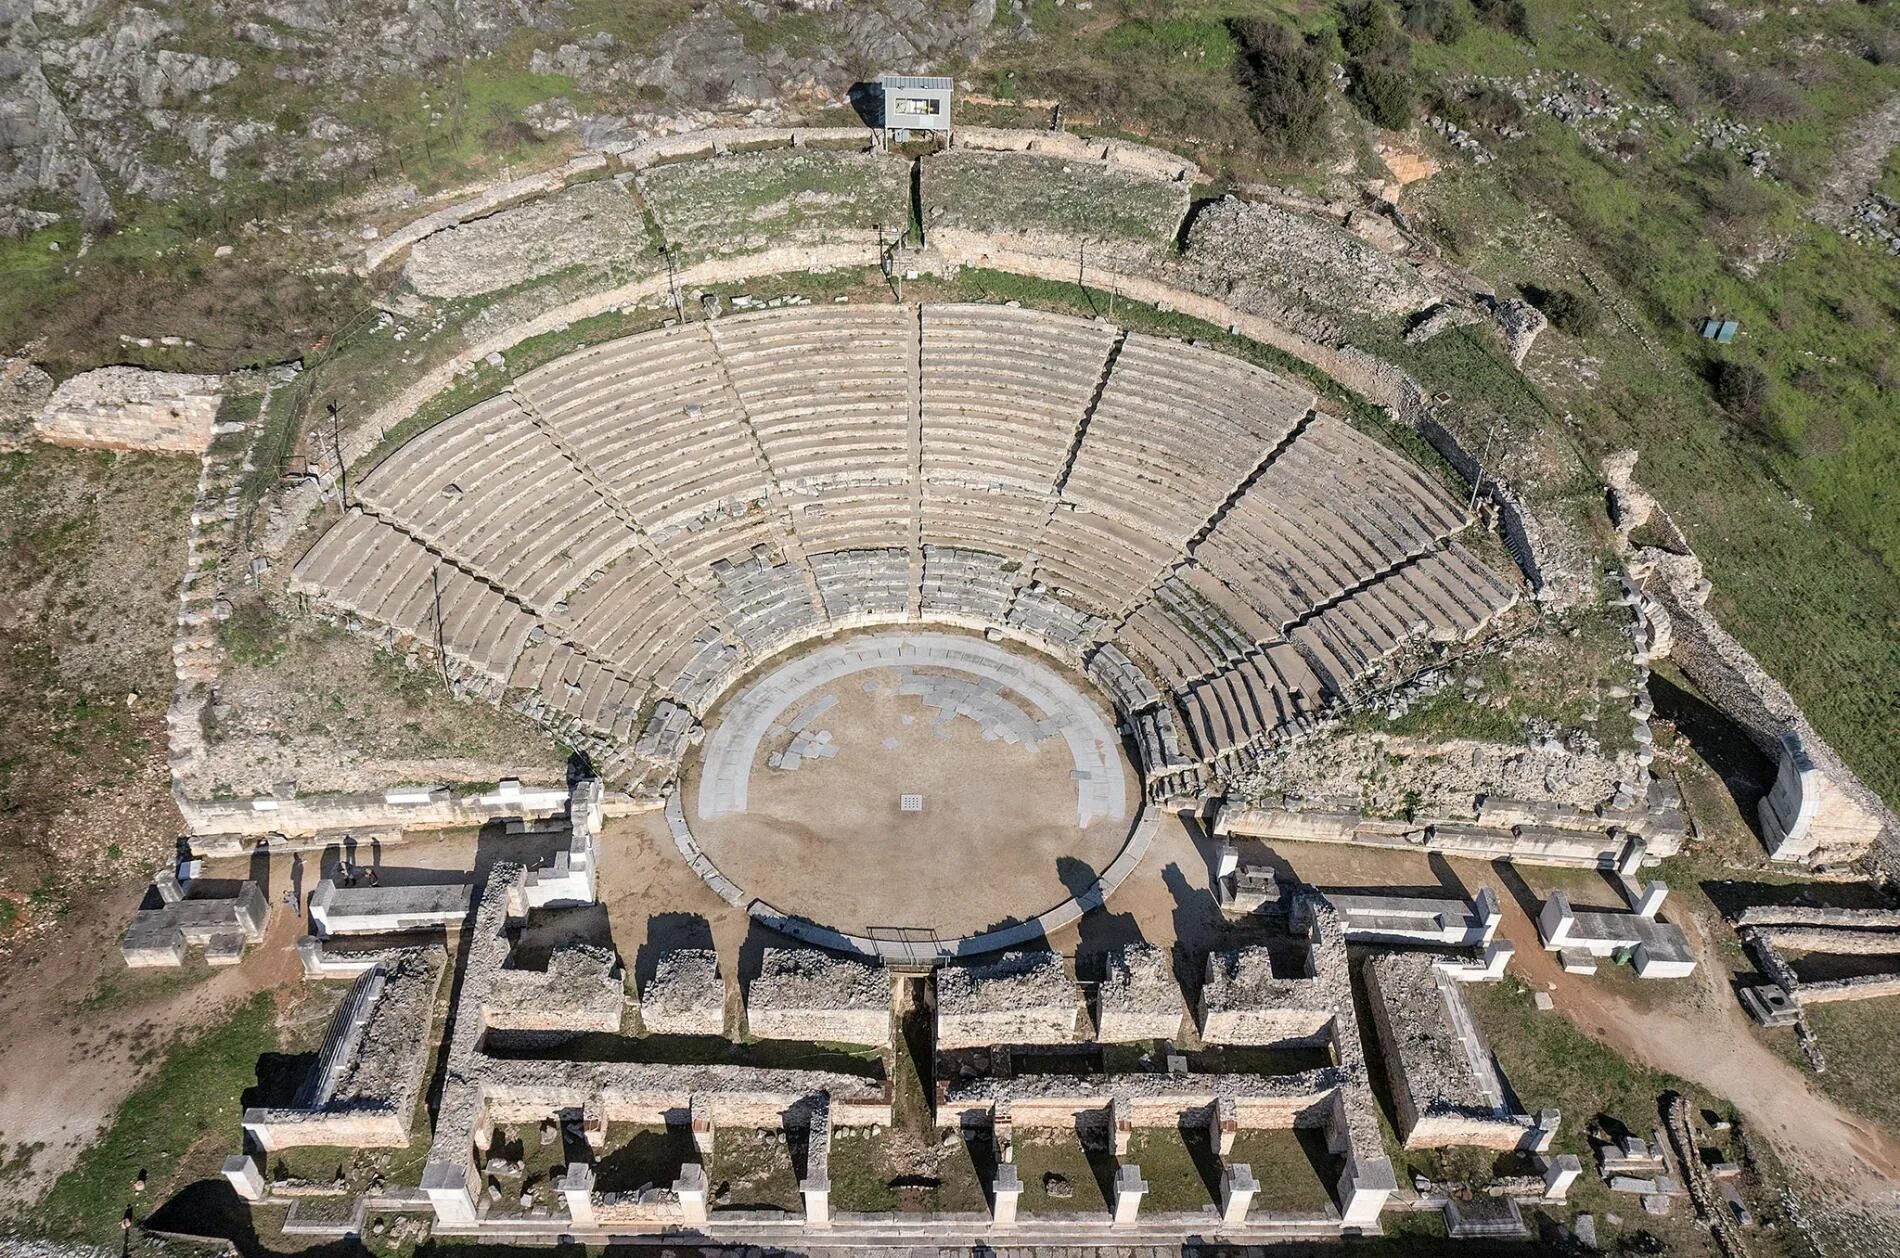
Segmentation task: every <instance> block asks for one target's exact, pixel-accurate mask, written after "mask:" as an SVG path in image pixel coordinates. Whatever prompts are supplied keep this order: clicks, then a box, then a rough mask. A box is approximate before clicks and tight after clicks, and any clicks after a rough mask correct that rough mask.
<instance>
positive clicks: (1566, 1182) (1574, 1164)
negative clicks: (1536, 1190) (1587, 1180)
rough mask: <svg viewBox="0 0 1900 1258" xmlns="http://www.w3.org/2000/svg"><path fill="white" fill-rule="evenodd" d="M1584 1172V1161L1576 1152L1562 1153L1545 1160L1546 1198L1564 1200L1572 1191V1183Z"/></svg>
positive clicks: (1547, 1199) (1548, 1199)
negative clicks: (1579, 1158)
mask: <svg viewBox="0 0 1900 1258" xmlns="http://www.w3.org/2000/svg"><path fill="white" fill-rule="evenodd" d="M1581 1174H1583V1163H1582V1162H1579V1161H1578V1160H1577V1155H1576V1154H1574V1153H1560V1154H1558V1155H1557V1156H1556V1157H1554V1158H1549V1159H1546V1160H1545V1162H1544V1200H1546V1201H1562V1200H1563V1199H1564V1198H1565V1197H1566V1196H1568V1195H1569V1193H1570V1185H1571V1184H1572V1183H1574V1182H1575V1181H1576V1178H1577V1176H1579V1175H1581Z"/></svg>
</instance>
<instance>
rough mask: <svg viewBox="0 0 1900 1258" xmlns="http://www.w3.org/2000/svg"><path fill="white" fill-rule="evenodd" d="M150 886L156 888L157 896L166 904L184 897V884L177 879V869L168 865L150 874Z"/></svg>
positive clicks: (174, 902) (176, 901)
mask: <svg viewBox="0 0 1900 1258" xmlns="http://www.w3.org/2000/svg"><path fill="white" fill-rule="evenodd" d="M152 886H154V887H156V888H157V889H158V898H159V899H160V900H163V901H164V902H165V903H167V904H176V903H178V902H179V901H180V900H182V899H184V898H185V888H184V884H183V883H181V882H179V881H178V871H177V870H176V869H174V868H172V867H171V866H170V865H167V866H165V868H163V869H161V870H159V871H158V872H157V873H156V874H154V875H153V876H152Z"/></svg>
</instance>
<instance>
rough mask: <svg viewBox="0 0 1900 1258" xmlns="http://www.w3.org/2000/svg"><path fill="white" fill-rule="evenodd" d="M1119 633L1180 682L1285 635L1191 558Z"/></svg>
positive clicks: (1139, 607)
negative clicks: (1190, 561) (1191, 561)
mask: <svg viewBox="0 0 1900 1258" xmlns="http://www.w3.org/2000/svg"><path fill="white" fill-rule="evenodd" d="M1116 637H1117V638H1118V639H1119V640H1120V641H1122V642H1123V643H1125V644H1126V645H1127V646H1128V648H1129V649H1130V650H1131V651H1133V652H1134V653H1135V654H1136V655H1138V656H1140V657H1141V658H1143V659H1145V660H1147V661H1148V662H1149V663H1150V664H1152V665H1153V666H1155V667H1156V668H1157V669H1158V670H1159V671H1160V673H1161V674H1162V675H1163V676H1164V677H1166V678H1167V679H1168V680H1169V681H1170V683H1171V684H1174V685H1179V684H1180V683H1182V682H1184V681H1187V680H1190V679H1193V678H1196V677H1204V676H1206V675H1208V674H1210V673H1214V672H1218V671H1219V670H1220V669H1221V668H1223V667H1225V666H1226V665H1227V664H1228V663H1229V662H1231V661H1233V660H1236V659H1239V658H1240V657H1241V656H1243V655H1246V654H1247V653H1248V652H1250V651H1252V650H1254V649H1255V648H1256V647H1257V646H1258V645H1259V644H1260V643H1263V642H1275V641H1279V640H1280V639H1281V634H1280V631H1279V629H1278V627H1277V626H1275V625H1272V624H1270V623H1268V622H1267V621H1265V620H1264V619H1262V618H1261V617H1260V616H1259V615H1258V614H1256V613H1255V612H1254V611H1253V610H1252V609H1251V608H1249V607H1247V606H1246V604H1244V603H1242V602H1241V601H1240V600H1239V599H1237V598H1235V597H1234V595H1233V592H1232V591H1230V590H1228V589H1227V587H1226V586H1224V585H1222V584H1221V583H1220V581H1219V580H1218V579H1216V578H1215V577H1214V576H1213V574H1212V573H1209V572H1208V571H1207V570H1206V569H1204V568H1201V567H1200V566H1199V565H1197V564H1194V563H1187V564H1183V565H1182V566H1181V567H1179V568H1177V569H1175V570H1174V571H1173V572H1172V573H1170V574H1169V575H1168V576H1167V577H1166V578H1165V579H1164V580H1162V581H1161V583H1160V584H1158V585H1157V586H1156V587H1155V590H1154V594H1153V596H1152V597H1150V598H1148V599H1145V600H1143V601H1141V602H1140V603H1138V604H1137V605H1136V606H1135V608H1134V610H1133V611H1132V612H1130V614H1129V616H1128V618H1127V620H1126V621H1125V622H1124V623H1123V624H1122V626H1121V627H1120V628H1119V629H1118V630H1117V631H1116Z"/></svg>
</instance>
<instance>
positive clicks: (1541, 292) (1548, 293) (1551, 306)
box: [1525, 288, 1603, 337]
mask: <svg viewBox="0 0 1900 1258" xmlns="http://www.w3.org/2000/svg"><path fill="white" fill-rule="evenodd" d="M1525 295H1526V296H1528V297H1529V298H1530V300H1531V304H1532V305H1533V306H1536V307H1537V308H1538V309H1539V310H1541V311H1543V312H1544V314H1545V316H1546V317H1548V318H1549V319H1550V321H1551V322H1552V323H1554V324H1556V325H1557V330H1558V331H1560V332H1562V333H1564V334H1565V335H1566V336H1575V337H1585V336H1589V335H1590V334H1591V333H1592V332H1594V331H1596V330H1597V327H1598V325H1599V324H1601V323H1602V322H1603V308H1602V307H1601V306H1599V305H1598V304H1597V299H1596V298H1594V297H1592V296H1591V295H1590V294H1588V293H1578V292H1573V291H1571V290H1570V289H1568V288H1549V289H1532V290H1530V291H1529V292H1527V293H1526V294H1525Z"/></svg>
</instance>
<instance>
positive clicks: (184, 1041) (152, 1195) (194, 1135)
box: [34, 993, 277, 1245]
mask: <svg viewBox="0 0 1900 1258" xmlns="http://www.w3.org/2000/svg"><path fill="white" fill-rule="evenodd" d="M276 1042H277V1040H276V1032H275V1027H274V1021H273V1017H272V1004H271V998H270V996H269V995H268V994H266V993H259V994H258V995H256V996H254V997H252V998H251V999H250V1000H249V1001H247V1002H246V1003H244V1004H243V1005H241V1006H239V1007H238V1008H237V1009H236V1010H234V1011H232V1012H231V1013H230V1014H228V1015H226V1016H224V1017H223V1018H220V1019H217V1020H214V1021H212V1022H210V1023H209V1024H207V1025H205V1026H204V1027H203V1029H202V1030H201V1031H200V1032H199V1033H198V1034H195V1035H190V1036H187V1037H181V1038H180V1039H179V1040H178V1041H176V1042H174V1043H173V1045H172V1046H171V1048H170V1050H169V1051H168V1052H167V1054H166V1056H165V1060H164V1062H163V1064H162V1065H160V1066H159V1068H158V1069H157V1070H156V1071H154V1072H153V1073H152V1075H151V1076H150V1077H149V1078H147V1079H146V1080H145V1082H143V1083H142V1084H140V1085H139V1086H138V1087H137V1088H136V1089H135V1090H134V1091H133V1093H132V1095H131V1096H130V1097H128V1098H127V1099H126V1102H125V1104H124V1105H123V1106H121V1107H120V1109H119V1112H118V1114H117V1115H116V1116H115V1117H114V1118H113V1120H112V1124H111V1126H110V1127H108V1128H107V1129H106V1132H105V1134H104V1135H103V1136H101V1137H100V1138H99V1139H98V1140H97V1141H95V1142H94V1143H93V1144H91V1145H90V1146H89V1147H87V1149H86V1150H85V1151H84V1152H83V1153H81V1154H80V1157H79V1162H78V1164H77V1165H75V1166H74V1167H73V1169H72V1170H70V1171H68V1172H66V1173H65V1174H64V1175H62V1176H60V1178H59V1180H58V1182H57V1183H55V1184H54V1185H53V1188H52V1190H51V1191H50V1192H49V1193H48V1194H47V1196H46V1200H45V1201H44V1202H43V1203H42V1204H41V1205H40V1207H39V1208H38V1210H37V1211H35V1212H34V1218H35V1221H36V1222H37V1223H38V1224H39V1225H40V1226H41V1227H42V1228H43V1229H44V1230H45V1231H46V1232H47V1233H48V1234H49V1235H52V1236H56V1237H61V1238H71V1239H75V1240H86V1241H91V1242H93V1243H96V1244H112V1245H117V1244H118V1243H119V1241H120V1236H119V1219H120V1217H121V1216H122V1215H123V1214H124V1213H125V1212H126V1211H127V1210H128V1209H130V1208H133V1206H134V1203H135V1202H137V1201H138V1200H139V1198H137V1197H135V1196H134V1194H133V1191H132V1183H133V1181H134V1180H135V1179H137V1178H138V1177H139V1176H140V1175H143V1176H144V1177H145V1180H146V1182H147V1184H148V1188H147V1190H146V1193H145V1197H146V1199H149V1200H151V1201H160V1200H163V1199H164V1196H165V1195H166V1193H167V1192H168V1191H169V1190H171V1189H174V1188H176V1187H178V1186H179V1185H178V1183H177V1182H176V1181H177V1179H178V1177H179V1174H180V1172H181V1170H182V1169H184V1168H186V1166H187V1159H188V1155H189V1154H190V1153H191V1152H192V1151H193V1149H194V1148H195V1147H196V1146H198V1145H200V1144H201V1143H204V1142H207V1141H217V1142H222V1144H228V1145H230V1147H231V1148H233V1149H235V1148H236V1147H237V1141H238V1118H239V1116H240V1114H241V1112H242V1110H243V1104H244V1103H243V1096H244V1092H245V1089H247V1088H249V1087H251V1086H252V1085H253V1084H255V1083H256V1082H257V1065H258V1058H259V1057H261V1056H262V1055H263V1054H265V1053H267V1052H270V1051H271V1050H272V1049H273V1048H275V1047H276Z"/></svg>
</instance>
